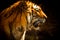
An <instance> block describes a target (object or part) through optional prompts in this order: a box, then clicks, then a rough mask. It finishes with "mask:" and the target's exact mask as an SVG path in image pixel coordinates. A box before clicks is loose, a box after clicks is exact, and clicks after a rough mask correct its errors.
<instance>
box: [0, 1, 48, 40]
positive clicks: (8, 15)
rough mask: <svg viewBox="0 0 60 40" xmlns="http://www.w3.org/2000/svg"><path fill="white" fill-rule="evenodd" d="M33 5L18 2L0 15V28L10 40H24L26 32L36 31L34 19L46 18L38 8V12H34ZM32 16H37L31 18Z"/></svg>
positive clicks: (27, 2)
mask: <svg viewBox="0 0 60 40" xmlns="http://www.w3.org/2000/svg"><path fill="white" fill-rule="evenodd" d="M34 5H35V4H34V3H32V2H29V1H26V2H21V1H18V2H16V3H14V4H13V5H11V6H10V7H8V8H6V9H5V10H3V11H2V12H1V13H0V18H1V19H0V20H1V21H0V28H1V29H2V30H3V31H4V32H5V33H6V35H7V36H8V38H9V39H10V40H13V38H14V40H25V38H24V36H25V33H26V31H28V30H32V29H34V30H36V28H35V27H34V26H33V23H34V22H35V17H36V20H37V19H39V18H41V19H44V18H47V16H46V14H45V13H44V12H43V11H42V9H41V8H40V7H39V6H38V8H40V9H39V12H37V11H36V10H34ZM32 11H33V13H32ZM32 14H33V15H37V16H35V17H33V15H32ZM11 36H13V37H11Z"/></svg>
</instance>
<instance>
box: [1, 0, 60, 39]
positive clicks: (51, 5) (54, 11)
mask: <svg viewBox="0 0 60 40" xmlns="http://www.w3.org/2000/svg"><path fill="white" fill-rule="evenodd" d="M16 1H18V0H0V12H1V11H2V10H3V9H5V8H7V7H9V6H10V5H11V4H13V3H15V2H16ZM32 1H33V2H35V3H37V4H42V9H43V11H44V12H45V13H46V15H47V16H48V18H47V20H48V23H50V24H53V26H54V27H56V28H55V29H54V30H56V31H53V34H54V36H53V38H54V39H58V38H59V20H60V19H59V18H60V17H59V16H60V15H59V12H60V11H59V2H58V0H32Z"/></svg>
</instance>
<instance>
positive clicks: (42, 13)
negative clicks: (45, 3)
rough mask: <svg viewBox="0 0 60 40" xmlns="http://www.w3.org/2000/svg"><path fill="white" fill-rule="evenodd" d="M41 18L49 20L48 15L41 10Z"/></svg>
mask: <svg viewBox="0 0 60 40" xmlns="http://www.w3.org/2000/svg"><path fill="white" fill-rule="evenodd" d="M41 16H42V17H43V18H45V19H46V18H47V16H46V14H45V13H44V12H43V11H42V10H41Z"/></svg>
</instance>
